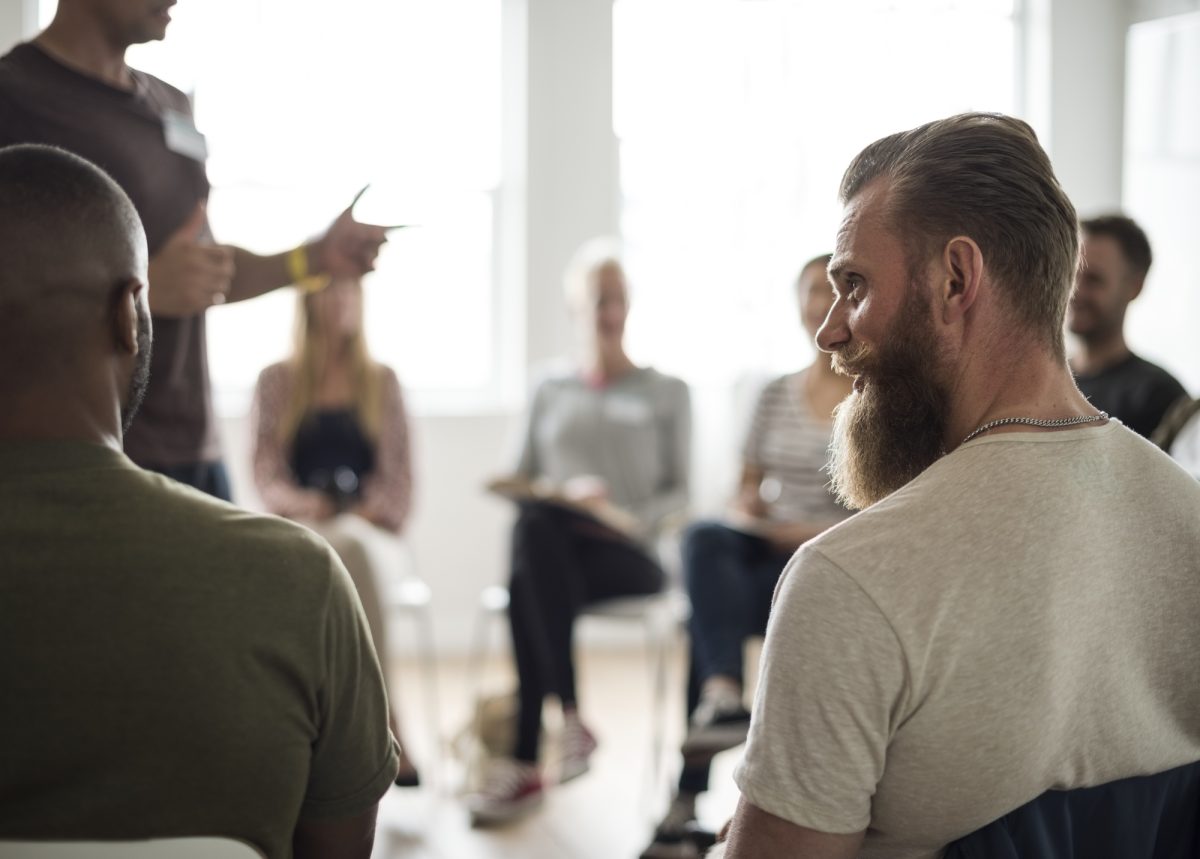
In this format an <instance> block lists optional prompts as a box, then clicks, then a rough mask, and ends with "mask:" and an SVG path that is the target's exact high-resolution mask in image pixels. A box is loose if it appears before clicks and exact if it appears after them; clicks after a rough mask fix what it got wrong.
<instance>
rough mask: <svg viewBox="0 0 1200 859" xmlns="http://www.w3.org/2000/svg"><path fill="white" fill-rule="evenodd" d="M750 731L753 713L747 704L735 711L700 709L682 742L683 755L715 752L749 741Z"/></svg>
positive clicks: (711, 753) (687, 756) (693, 755)
mask: <svg viewBox="0 0 1200 859" xmlns="http://www.w3.org/2000/svg"><path fill="white" fill-rule="evenodd" d="M749 733H750V713H749V711H747V710H746V708H745V707H742V706H738V707H737V708H735V709H732V710H713V711H709V712H705V713H702V712H699V711H698V712H697V718H693V719H692V724H691V726H690V727H689V728H688V733H687V737H686V738H684V741H683V749H682V752H683V756H684V758H687V759H692V758H702V757H704V756H705V755H715V754H716V753H717V752H723V751H725V750H726V749H732V748H734V747H736V746H740V745H741V744H742V743H744V742H746V736H747V734H749Z"/></svg>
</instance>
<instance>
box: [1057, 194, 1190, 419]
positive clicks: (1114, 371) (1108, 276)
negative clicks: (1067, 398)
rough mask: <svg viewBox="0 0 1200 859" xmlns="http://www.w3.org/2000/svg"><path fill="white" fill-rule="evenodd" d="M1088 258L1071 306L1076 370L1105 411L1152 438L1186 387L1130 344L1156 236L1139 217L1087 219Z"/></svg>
mask: <svg viewBox="0 0 1200 859" xmlns="http://www.w3.org/2000/svg"><path fill="white" fill-rule="evenodd" d="M1079 226H1080V229H1081V230H1082V231H1083V248H1082V251H1083V253H1082V262H1081V264H1080V266H1079V274H1078V276H1077V277H1076V280H1075V292H1074V294H1073V295H1072V297H1071V303H1070V305H1068V310H1067V329H1068V330H1069V331H1070V332H1071V333H1072V334H1073V335H1075V339H1076V342H1077V343H1078V344H1079V350H1078V351H1077V352H1076V353H1075V354H1074V355H1073V356H1072V357H1071V369H1072V370H1073V371H1074V373H1075V382H1076V384H1078V385H1079V390H1081V391H1082V392H1083V395H1084V396H1085V397H1087V398H1088V400H1090V401H1091V403H1092V405H1094V406H1095V407H1096V408H1098V409H1100V410H1101V411H1105V412H1108V413H1109V414H1110V415H1112V416H1113V417H1115V418H1117V419H1118V420H1119V421H1121V422H1122V423H1124V424H1125V425H1126V426H1127V427H1129V428H1130V429H1132V430H1133V431H1134V432H1136V433H1138V434H1140V435H1143V436H1145V437H1146V438H1149V437H1150V436H1151V435H1152V434H1153V433H1154V430H1155V429H1156V428H1157V427H1158V425H1159V423H1161V422H1162V419H1163V416H1164V415H1165V414H1166V412H1167V409H1169V408H1170V407H1171V405H1172V404H1173V403H1174V402H1176V401H1177V400H1179V399H1180V398H1181V397H1184V396H1186V391H1184V389H1183V386H1182V385H1181V384H1179V382H1177V381H1176V380H1175V378H1174V377H1173V376H1172V375H1171V374H1170V373H1168V372H1167V371H1166V370H1164V369H1163V368H1162V367H1159V366H1157V365H1156V364H1151V363H1150V362H1149V361H1147V360H1146V359H1144V358H1140V357H1138V356H1137V355H1135V354H1133V352H1131V351H1130V350H1129V347H1128V346H1127V345H1126V344H1125V311H1126V309H1127V308H1128V307H1129V303H1130V302H1131V301H1133V300H1134V299H1135V298H1137V297H1138V295H1140V294H1141V291H1142V287H1143V286H1144V285H1145V282H1146V274H1147V273H1148V272H1149V271H1150V262H1151V257H1150V242H1149V240H1148V239H1147V238H1146V234H1145V233H1144V232H1142V229H1141V227H1139V226H1138V225H1137V224H1136V223H1134V221H1133V220H1132V219H1131V218H1127V217H1125V216H1123V215H1105V216H1103V217H1099V218H1092V219H1090V220H1086V221H1082V222H1080V225H1079Z"/></svg>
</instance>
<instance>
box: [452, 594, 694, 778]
mask: <svg viewBox="0 0 1200 859" xmlns="http://www.w3.org/2000/svg"><path fill="white" fill-rule="evenodd" d="M508 603H509V594H508V588H505V587H503V586H501V585H492V586H490V587H486V588H484V589H483V590H482V591H481V592H480V594H479V613H478V615H477V617H476V621H475V631H474V634H473V636H472V645H471V656H470V660H469V667H468V676H469V677H470V681H469V683H470V694H471V699H470V700H472V701H477V700H479V696H480V693H481V691H482V678H483V668H484V661H485V659H486V657H487V654H488V652H489V650H490V649H491V647H490V635H489V630H490V628H491V627H492V625H493V622H494V620H495V619H496V618H498V617H500V616H502V615H503V614H504V613H505V612H507V611H508ZM688 612H689V606H688V601H687V597H686V596H685V595H684V594H683V592H682V591H681V590H680V589H679V588H677V587H672V586H670V585H668V587H667V588H666V589H665V590H663V591H661V592H659V593H656V594H647V595H645V596H630V597H617V598H615V599H609V600H602V601H600V602H595V603H592V604H591V605H589V606H587V607H585V608H584V609H583V612H582V614H581V617H591V618H601V619H604V620H608V621H614V622H618V623H624V624H637V625H640V626H641V627H642V630H643V633H644V635H645V646H646V656H647V664H648V666H649V669H650V683H651V696H652V701H653V704H652V706H653V716H652V718H653V725H654V727H653V729H652V731H651V737H650V774H649V788H650V791H651V793H653V792H654V791H657V790H658V787H659V779H660V776H661V774H662V759H663V745H664V743H663V736H664V732H665V729H666V718H667V706H666V705H667V690H668V683H667V665H668V660H669V657H670V649H671V643H672V640H673V639H674V637H675V636H676V635H677V634H678V632H679V630H680V629H681V627H682V624H683V622H684V621H685V620H686V619H687V617H688Z"/></svg>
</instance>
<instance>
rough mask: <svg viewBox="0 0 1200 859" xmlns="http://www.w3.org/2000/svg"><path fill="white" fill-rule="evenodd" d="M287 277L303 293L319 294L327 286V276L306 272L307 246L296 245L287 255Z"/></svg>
mask: <svg viewBox="0 0 1200 859" xmlns="http://www.w3.org/2000/svg"><path fill="white" fill-rule="evenodd" d="M287 271H288V277H289V278H291V281H292V283H293V284H295V285H296V286H297V287H298V288H299V289H302V290H304V291H305V292H320V291H321V290H322V289H324V288H325V287H326V286H328V285H329V276H328V275H324V274H312V273H310V272H309V270H308V245H296V247H294V248H292V249H291V250H290V251H288V255H287Z"/></svg>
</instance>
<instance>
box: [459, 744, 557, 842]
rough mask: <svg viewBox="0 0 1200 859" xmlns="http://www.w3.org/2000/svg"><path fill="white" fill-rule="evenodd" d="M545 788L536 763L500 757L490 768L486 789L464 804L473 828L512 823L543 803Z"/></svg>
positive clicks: (471, 796)
mask: <svg viewBox="0 0 1200 859" xmlns="http://www.w3.org/2000/svg"><path fill="white" fill-rule="evenodd" d="M544 798H545V789H544V788H543V786H542V777H541V776H540V775H539V774H538V769H537V766H536V765H535V764H530V763H525V762H523V761H516V760H512V759H511V758H501V759H499V760H496V761H493V762H492V763H491V765H489V766H488V770H487V773H486V774H485V775H484V779H483V786H482V787H480V789H479V790H478V791H476V792H475V793H470V794H467V796H466V798H465V800H464V802H465V803H466V806H467V811H469V812H470V813H471V825H472V826H488V825H495V824H501V823H509V822H511V821H513V820H516V819H517V818H519V817H522V816H524V815H526V814H528V813H529V812H531V811H533V810H534V809H535V808H537V807H538V806H539V805H541V804H542V800H543V799H544Z"/></svg>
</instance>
